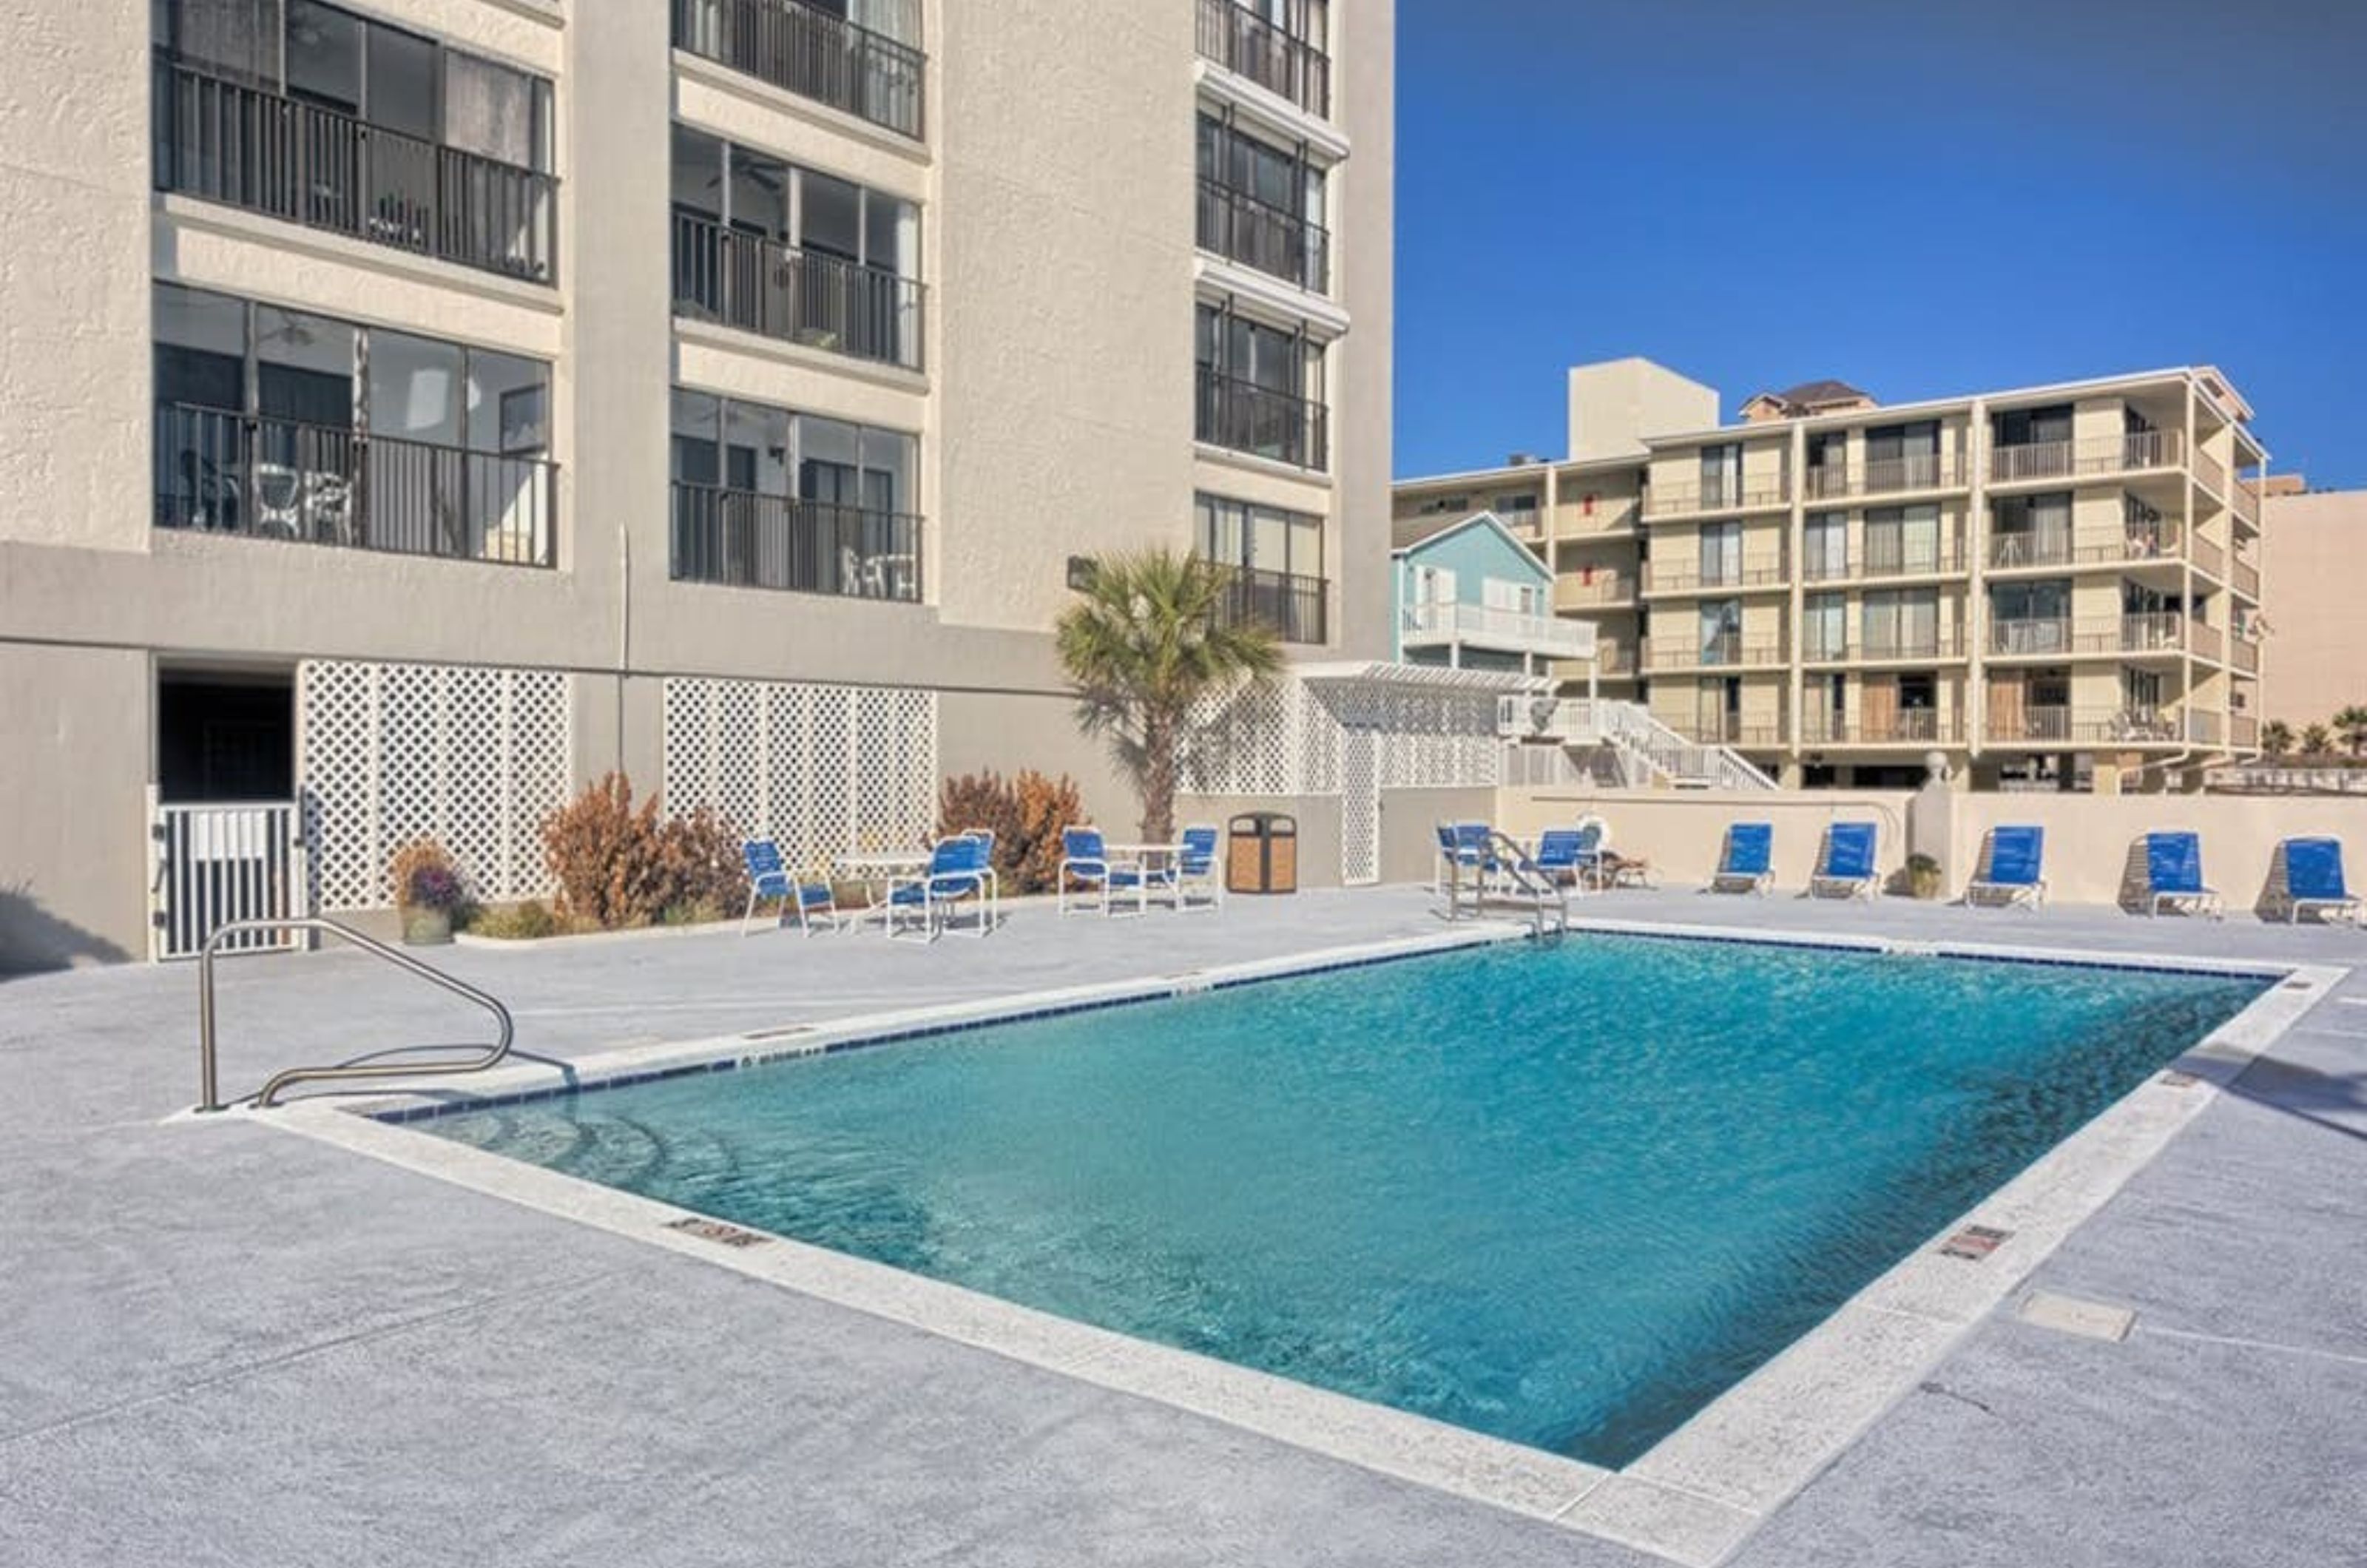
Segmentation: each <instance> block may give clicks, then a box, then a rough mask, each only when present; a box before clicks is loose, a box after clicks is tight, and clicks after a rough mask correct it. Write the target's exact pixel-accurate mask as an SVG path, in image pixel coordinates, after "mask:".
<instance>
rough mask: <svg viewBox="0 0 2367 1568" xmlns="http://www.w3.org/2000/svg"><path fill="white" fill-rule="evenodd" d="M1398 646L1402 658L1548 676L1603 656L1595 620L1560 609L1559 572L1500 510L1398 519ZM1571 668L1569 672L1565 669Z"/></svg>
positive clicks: (1394, 555) (1394, 567) (1394, 554)
mask: <svg viewBox="0 0 2367 1568" xmlns="http://www.w3.org/2000/svg"><path fill="white" fill-rule="evenodd" d="M1392 542H1393V544H1394V545H1395V548H1394V549H1392V550H1391V551H1390V552H1389V554H1390V570H1391V572H1392V575H1393V581H1394V586H1395V592H1396V603H1397V644H1396V647H1395V649H1394V650H1393V651H1394V654H1395V657H1396V658H1397V660H1398V661H1399V663H1403V664H1438V665H1445V666H1447V667H1449V668H1451V669H1455V670H1503V671H1518V672H1520V673H1522V674H1524V675H1547V674H1551V673H1553V670H1552V668H1551V666H1552V664H1553V662H1554V661H1555V660H1585V661H1586V662H1587V663H1588V664H1589V665H1590V666H1591V664H1592V662H1593V660H1594V626H1593V623H1591V622H1589V621H1572V620H1565V619H1563V618H1561V617H1560V616H1558V615H1555V614H1554V611H1553V572H1552V571H1551V570H1549V569H1548V568H1547V567H1546V563H1545V562H1543V561H1541V560H1539V559H1538V558H1536V555H1535V552H1534V551H1532V550H1531V549H1530V548H1529V547H1527V546H1526V545H1523V543H1521V541H1520V540H1519V539H1518V538H1517V537H1515V536H1513V534H1512V530H1510V529H1508V528H1506V527H1505V526H1504V525H1503V522H1502V520H1501V519H1500V518H1499V517H1497V515H1496V514H1495V513H1492V512H1475V513H1471V514H1470V515H1469V516H1467V517H1464V518H1460V519H1455V518H1447V517H1417V518H1409V519H1406V520H1404V521H1402V522H1400V523H1399V524H1398V525H1397V531H1396V536H1395V538H1394V540H1393V541H1392ZM1566 673H1567V672H1566Z"/></svg>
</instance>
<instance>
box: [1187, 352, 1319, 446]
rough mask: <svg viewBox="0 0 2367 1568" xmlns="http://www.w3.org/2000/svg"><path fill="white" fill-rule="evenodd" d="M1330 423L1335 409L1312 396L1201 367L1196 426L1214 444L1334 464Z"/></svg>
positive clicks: (1199, 434)
mask: <svg viewBox="0 0 2367 1568" xmlns="http://www.w3.org/2000/svg"><path fill="white" fill-rule="evenodd" d="M1330 426H1331V420H1330V415H1329V411H1328V410H1326V409H1325V408H1324V406H1323V405H1322V404H1321V403H1319V402H1317V401H1316V400H1314V399H1312V398H1302V397H1298V396H1296V395H1294V394H1292V393H1289V392H1285V391H1278V390H1276V389H1274V388H1272V387H1261V386H1259V385H1258V384H1257V383H1256V382H1254V381H1244V380H1242V379H1240V378H1239V377H1236V376H1228V375H1225V374H1224V373H1223V372H1221V371H1217V370H1213V369H1210V368H1209V367H1207V366H1206V365H1203V366H1201V367H1200V376H1199V408H1198V410H1197V412H1196V417H1195V422H1194V428H1195V434H1197V435H1198V437H1199V439H1201V440H1202V441H1205V442H1206V443H1208V445H1210V446H1222V447H1224V448H1225V449H1226V450H1227V451H1229V452H1246V453H1249V454H1250V455H1251V456H1252V457H1270V458H1273V459H1274V461H1276V462H1279V463H1289V464H1292V465H1294V466H1296V467H1297V468H1318V469H1320V468H1329V467H1330V466H1331V440H1330Z"/></svg>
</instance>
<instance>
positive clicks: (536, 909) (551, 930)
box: [469, 898, 560, 942]
mask: <svg viewBox="0 0 2367 1568" xmlns="http://www.w3.org/2000/svg"><path fill="white" fill-rule="evenodd" d="M559 930H560V926H559V917H558V916H556V915H554V914H552V913H551V912H550V907H549V905H547V904H545V903H543V902H542V901H541V900H539V899H534V898H529V899H527V901H526V902H525V903H523V904H497V905H494V906H493V908H485V909H477V910H474V911H472V912H471V913H470V916H469V932H470V935H472V936H489V937H493V938H495V939H497V940H500V941H504V942H532V941H534V940H535V939H536V938H538V937H546V936H556V935H558V934H559Z"/></svg>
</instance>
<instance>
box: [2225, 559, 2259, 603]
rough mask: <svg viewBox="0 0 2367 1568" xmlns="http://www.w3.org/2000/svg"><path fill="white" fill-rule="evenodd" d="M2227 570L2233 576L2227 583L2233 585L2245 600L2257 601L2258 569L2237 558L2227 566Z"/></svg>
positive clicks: (2248, 562)
mask: <svg viewBox="0 0 2367 1568" xmlns="http://www.w3.org/2000/svg"><path fill="white" fill-rule="evenodd" d="M2228 570H2230V571H2232V572H2233V573H2234V575H2233V576H2232V577H2230V578H2229V579H2228V580H2227V581H2230V582H2232V583H2234V584H2235V586H2236V592H2238V593H2241V594H2242V595H2243V596H2244V597H2245V598H2247V599H2258V598H2259V596H2260V569H2259V567H2256V566H2254V565H2253V564H2252V563H2251V562H2250V561H2248V560H2246V559H2245V558H2243V557H2241V556H2237V558H2235V559H2234V560H2233V561H2232V562H2231V563H2230V564H2229V567H2228Z"/></svg>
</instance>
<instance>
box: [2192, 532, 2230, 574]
mask: <svg viewBox="0 0 2367 1568" xmlns="http://www.w3.org/2000/svg"><path fill="white" fill-rule="evenodd" d="M2188 554H2189V556H2190V557H2191V558H2192V559H2193V561H2194V569H2195V570H2197V571H2206V572H2209V573H2210V574H2211V575H2212V576H2214V577H2215V578H2217V579H2219V580H2220V581H2223V582H2224V581H2226V580H2227V552H2226V551H2225V550H2223V549H2221V548H2220V547H2218V546H2217V545H2214V544H2213V543H2212V542H2211V541H2210V540H2208V539H2204V538H2200V537H2198V538H2197V539H2196V540H2195V541H2194V544H2193V546H2192V547H2191V549H2190V550H2189V551H2188Z"/></svg>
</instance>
